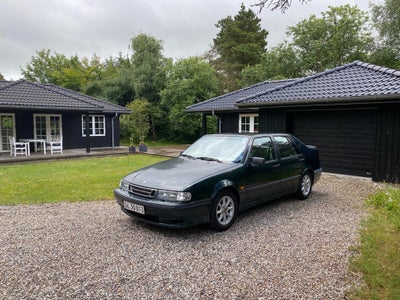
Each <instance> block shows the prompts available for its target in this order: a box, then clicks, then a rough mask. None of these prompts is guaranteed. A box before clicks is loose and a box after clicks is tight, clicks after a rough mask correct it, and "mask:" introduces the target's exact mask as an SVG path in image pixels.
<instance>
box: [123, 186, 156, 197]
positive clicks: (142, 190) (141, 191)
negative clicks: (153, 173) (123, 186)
mask: <svg viewBox="0 0 400 300" xmlns="http://www.w3.org/2000/svg"><path fill="white" fill-rule="evenodd" d="M129 193H131V194H133V195H138V196H141V197H146V198H154V197H155V196H156V193H157V190H156V189H151V188H147V187H144V186H140V185H136V184H130V185H129Z"/></svg>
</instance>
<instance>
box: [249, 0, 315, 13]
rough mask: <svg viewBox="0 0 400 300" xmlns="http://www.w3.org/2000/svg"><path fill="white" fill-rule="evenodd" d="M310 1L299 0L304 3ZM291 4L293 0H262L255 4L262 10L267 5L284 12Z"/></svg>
mask: <svg viewBox="0 0 400 300" xmlns="http://www.w3.org/2000/svg"><path fill="white" fill-rule="evenodd" d="M309 1H311V0H299V2H300V3H302V4H303V3H307V2H309ZM291 4H292V0H260V1H259V2H258V3H256V4H254V6H258V7H259V8H260V12H261V11H262V10H263V8H264V7H265V6H267V7H268V8H271V10H275V9H280V10H281V11H282V12H285V11H286V10H287V9H288V8H289V6H290V5H291Z"/></svg>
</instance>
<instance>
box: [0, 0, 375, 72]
mask: <svg viewBox="0 0 400 300" xmlns="http://www.w3.org/2000/svg"><path fill="white" fill-rule="evenodd" d="M370 1H372V2H374V3H377V1H378V0H350V1H345V0H312V1H311V2H310V3H308V4H305V5H300V4H299V2H298V1H297V0H293V3H292V6H291V7H290V8H289V9H288V11H287V12H286V13H285V14H282V13H281V12H280V11H273V12H271V11H270V10H268V9H266V8H264V10H263V11H262V12H261V13H260V14H259V15H258V16H259V17H260V18H261V20H262V27H263V28H265V29H266V30H268V31H269V35H268V37H267V42H268V47H271V46H274V45H276V44H277V43H280V42H282V41H284V40H285V39H286V29H287V27H288V26H292V25H296V24H297V23H298V22H299V21H301V20H303V19H305V18H308V17H309V16H310V15H311V14H315V15H317V16H320V13H321V12H323V11H326V10H328V6H339V5H342V4H346V3H350V4H352V5H357V6H358V7H359V8H360V9H361V10H364V11H368V10H369V5H368V3H369V2H370ZM257 2H258V0H29V1H27V0H0V20H1V21H0V73H1V74H3V76H4V77H5V79H6V80H17V79H19V78H21V77H22V76H21V74H20V67H23V68H25V66H26V64H27V63H29V62H30V60H31V58H32V56H35V55H36V51H37V50H40V49H50V50H52V51H53V53H54V52H57V53H61V54H64V55H66V56H67V57H70V56H71V55H75V54H77V55H78V56H79V57H84V56H86V57H91V56H92V55H93V54H97V55H98V56H100V57H101V58H107V57H109V56H117V55H118V54H119V53H122V54H127V53H129V54H130V53H131V52H130V50H129V48H128V47H129V43H130V39H131V38H132V37H134V36H136V35H138V34H140V33H145V34H149V35H152V36H154V37H155V38H157V39H160V40H162V41H163V46H164V53H163V54H164V56H166V57H172V58H175V59H178V58H185V57H189V56H193V55H202V54H203V53H204V52H205V51H207V50H208V49H209V48H210V45H211V43H212V39H213V38H214V37H215V36H216V34H217V32H218V30H217V28H216V27H215V24H216V23H217V22H218V21H219V20H220V19H223V18H225V17H227V16H234V15H236V14H237V12H238V11H239V9H240V5H241V3H243V4H244V5H245V6H246V7H247V8H250V7H251V5H252V4H255V3H257ZM252 9H253V10H254V11H255V12H258V8H252Z"/></svg>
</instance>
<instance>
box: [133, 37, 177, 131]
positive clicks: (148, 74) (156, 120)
mask: <svg viewBox="0 0 400 300" xmlns="http://www.w3.org/2000/svg"><path fill="white" fill-rule="evenodd" d="M131 42H132V43H131V48H132V50H133V54H132V58H131V62H132V78H133V79H132V81H133V88H134V90H135V93H136V97H140V98H145V99H147V100H148V101H149V102H150V103H151V105H152V109H151V115H150V120H151V132H152V134H153V137H154V138H157V132H158V130H159V129H160V127H161V126H162V124H163V117H164V116H163V114H162V112H160V110H159V102H160V95H159V93H160V91H161V90H162V89H163V87H164V85H165V67H166V66H167V65H168V64H169V63H170V60H168V59H166V58H164V56H163V55H162V50H163V46H162V42H161V41H160V40H157V39H156V38H154V37H152V36H149V35H145V34H139V35H138V36H136V37H134V38H133V39H132V40H131Z"/></svg>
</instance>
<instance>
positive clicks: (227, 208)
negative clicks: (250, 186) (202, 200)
mask: <svg viewBox="0 0 400 300" xmlns="http://www.w3.org/2000/svg"><path fill="white" fill-rule="evenodd" d="M236 214H237V199H236V196H235V194H234V193H233V192H231V191H229V190H225V191H221V192H219V193H218V195H217V196H216V197H215V199H214V202H213V204H212V206H211V215H210V222H211V226H212V227H213V228H214V229H215V230H217V231H224V230H226V229H228V228H229V227H231V225H232V224H233V222H234V221H235V219H236Z"/></svg>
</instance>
